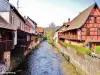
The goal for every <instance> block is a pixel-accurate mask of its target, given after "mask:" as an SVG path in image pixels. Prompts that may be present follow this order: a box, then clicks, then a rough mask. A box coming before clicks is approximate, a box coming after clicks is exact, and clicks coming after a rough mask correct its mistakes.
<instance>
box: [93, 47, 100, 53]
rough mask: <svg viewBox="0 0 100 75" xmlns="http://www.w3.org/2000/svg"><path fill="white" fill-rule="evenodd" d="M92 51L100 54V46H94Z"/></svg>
mask: <svg viewBox="0 0 100 75" xmlns="http://www.w3.org/2000/svg"><path fill="white" fill-rule="evenodd" d="M94 52H95V53H97V54H100V46H95V47H94Z"/></svg>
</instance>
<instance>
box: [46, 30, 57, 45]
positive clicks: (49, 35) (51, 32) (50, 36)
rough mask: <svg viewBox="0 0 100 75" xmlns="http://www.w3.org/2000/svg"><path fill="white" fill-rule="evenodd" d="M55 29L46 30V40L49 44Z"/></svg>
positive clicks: (51, 41) (51, 42)
mask: <svg viewBox="0 0 100 75" xmlns="http://www.w3.org/2000/svg"><path fill="white" fill-rule="evenodd" d="M54 32H55V30H49V31H48V32H47V41H48V43H50V44H53V35H54Z"/></svg>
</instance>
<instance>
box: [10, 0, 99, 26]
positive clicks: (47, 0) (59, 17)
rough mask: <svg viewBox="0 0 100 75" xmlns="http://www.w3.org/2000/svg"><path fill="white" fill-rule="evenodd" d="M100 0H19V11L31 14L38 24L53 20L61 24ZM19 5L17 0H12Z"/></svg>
mask: <svg viewBox="0 0 100 75" xmlns="http://www.w3.org/2000/svg"><path fill="white" fill-rule="evenodd" d="M94 1H96V2H97V3H98V5H99V6H100V0H19V7H20V8H19V12H20V13H21V14H22V15H23V16H24V15H25V16H29V17H30V18H32V19H33V20H34V21H35V22H37V24H38V26H42V27H47V26H48V25H49V24H50V23H51V22H54V23H55V24H56V25H57V26H59V25H60V26H61V25H62V24H63V22H66V21H67V19H68V18H71V20H72V19H73V18H74V17H75V16H77V15H78V14H79V12H81V11H82V10H84V9H85V8H87V7H88V6H90V5H91V4H93V3H94ZM10 2H11V3H12V4H13V5H15V7H16V6H17V0H10Z"/></svg>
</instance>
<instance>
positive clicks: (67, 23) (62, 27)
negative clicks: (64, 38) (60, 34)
mask: <svg viewBox="0 0 100 75" xmlns="http://www.w3.org/2000/svg"><path fill="white" fill-rule="evenodd" d="M68 26H69V22H65V23H63V25H62V26H61V27H60V28H59V29H57V30H56V32H57V31H65V30H67V28H68Z"/></svg>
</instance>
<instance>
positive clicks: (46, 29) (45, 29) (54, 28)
mask: <svg viewBox="0 0 100 75" xmlns="http://www.w3.org/2000/svg"><path fill="white" fill-rule="evenodd" d="M60 27H61V26H56V27H53V28H51V27H46V28H44V31H48V30H55V31H56V30H57V29H59V28H60Z"/></svg>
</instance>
